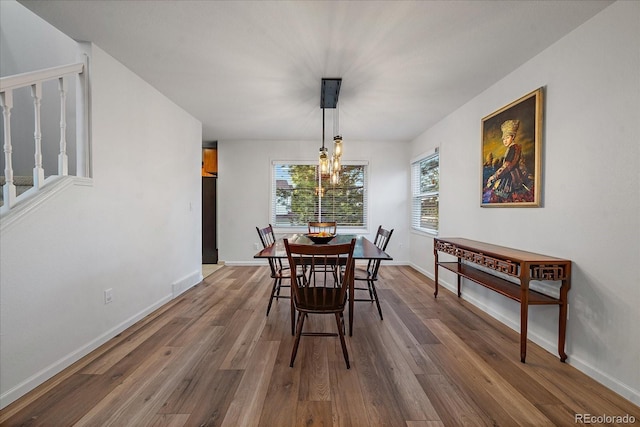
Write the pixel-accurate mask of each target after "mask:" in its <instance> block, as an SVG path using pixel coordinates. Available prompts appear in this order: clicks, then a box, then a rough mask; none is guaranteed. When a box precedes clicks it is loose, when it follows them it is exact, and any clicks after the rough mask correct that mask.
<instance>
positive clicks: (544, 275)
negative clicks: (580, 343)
mask: <svg viewBox="0 0 640 427" xmlns="http://www.w3.org/2000/svg"><path fill="white" fill-rule="evenodd" d="M438 252H443V253H445V254H448V255H453V256H454V257H456V258H458V260H457V261H453V262H442V261H439V260H438ZM433 254H434V256H435V292H434V296H435V297H437V296H438V267H442V268H445V269H447V270H449V271H452V272H453V273H455V274H456V276H457V279H458V297H460V295H461V293H460V282H461V278H463V277H464V278H466V279H469V280H471V281H473V282H475V283H478V284H480V285H482V286H484V287H486V288H489V289H491V290H493V291H495V292H498V293H499V294H502V295H504V296H506V297H507V298H510V299H512V300H514V301H517V302H519V303H520V361H521V362H522V363H524V361H525V358H526V355H527V318H528V314H529V306H530V305H558V306H559V307H560V316H559V319H558V323H559V325H558V354H559V355H560V360H561V361H562V362H564V361H565V360H566V359H567V354H566V353H565V351H564V342H565V334H566V329H567V304H568V301H567V294H568V292H569V288H571V261H570V260H566V259H559V258H554V257H550V256H546V255H540V254H536V253H531V252H525V251H521V250H518V249H511V248H507V247H504V246H497V245H492V244H489V243H483V242H477V241H475V240H469V239H462V238H435V239H434V240H433ZM472 264H476V265H480V266H482V267H485V268H487V269H489V270H493V271H496V272H500V273H504V274H506V275H507V276H512V277H514V278H518V279H519V282H520V283H519V284H518V283H514V282H512V281H510V280H507V279H505V278H502V277H499V276H497V275H494V274H492V273H488V272H486V271H483V270H480V269H478V268H476V267H474V266H473V265H472ZM531 280H548V281H560V282H561V285H560V295H559V297H558V298H555V297H551V296H548V295H545V294H543V293H541V292H537V291H534V290H532V289H529V282H530V281H531Z"/></svg>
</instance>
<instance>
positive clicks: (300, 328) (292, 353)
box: [289, 313, 307, 368]
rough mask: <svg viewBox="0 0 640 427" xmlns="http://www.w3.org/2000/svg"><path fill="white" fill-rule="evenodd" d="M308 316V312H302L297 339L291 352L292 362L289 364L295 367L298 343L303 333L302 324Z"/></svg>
mask: <svg viewBox="0 0 640 427" xmlns="http://www.w3.org/2000/svg"><path fill="white" fill-rule="evenodd" d="M306 317H307V314H306V313H300V317H299V319H298V330H297V331H296V339H295V341H294V342H293V351H292V352H291V363H289V366H290V367H291V368H293V362H294V361H295V360H296V354H298V345H299V344H300V336H301V335H302V326H303V325H304V319H305V318H306Z"/></svg>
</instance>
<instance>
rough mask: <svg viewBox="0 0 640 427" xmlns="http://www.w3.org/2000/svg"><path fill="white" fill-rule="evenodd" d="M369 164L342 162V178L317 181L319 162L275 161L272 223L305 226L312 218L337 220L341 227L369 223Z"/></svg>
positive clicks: (272, 189) (284, 225)
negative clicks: (332, 180) (333, 182)
mask: <svg viewBox="0 0 640 427" xmlns="http://www.w3.org/2000/svg"><path fill="white" fill-rule="evenodd" d="M366 171H367V167H366V164H343V165H342V169H341V171H340V180H339V182H338V183H337V184H331V183H330V182H329V178H328V177H327V178H322V180H321V186H320V185H319V184H320V183H319V182H318V166H317V164H315V163H313V164H312V163H310V162H274V163H273V173H272V182H271V212H272V214H271V223H272V224H273V225H274V226H275V227H306V226H307V223H308V222H309V221H336V222H337V223H338V226H339V227H349V228H360V227H366V226H367V206H368V205H367V188H366V187H367V186H366V183H367V176H366Z"/></svg>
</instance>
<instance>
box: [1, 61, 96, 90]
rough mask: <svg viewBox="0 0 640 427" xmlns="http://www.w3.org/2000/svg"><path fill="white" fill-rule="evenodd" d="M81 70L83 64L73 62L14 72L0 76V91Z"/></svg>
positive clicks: (82, 69) (77, 72) (79, 72)
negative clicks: (24, 71) (42, 68)
mask: <svg viewBox="0 0 640 427" xmlns="http://www.w3.org/2000/svg"><path fill="white" fill-rule="evenodd" d="M83 71H84V64H83V63H82V62H78V63H75V64H69V65H61V66H59V67H51V68H46V69H44V70H37V71H29V72H27V73H21V74H15V75H13V76H7V77H0V92H5V91H7V90H15V89H19V88H21V87H26V86H31V85H33V84H35V83H42V82H46V81H48V80H54V79H58V78H60V77H65V76H69V75H72V74H81V73H82V72H83Z"/></svg>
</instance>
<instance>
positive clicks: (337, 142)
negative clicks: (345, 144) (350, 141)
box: [333, 135, 342, 158]
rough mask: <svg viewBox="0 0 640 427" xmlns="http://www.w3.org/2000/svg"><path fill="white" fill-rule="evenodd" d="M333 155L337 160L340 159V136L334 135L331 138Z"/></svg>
mask: <svg viewBox="0 0 640 427" xmlns="http://www.w3.org/2000/svg"><path fill="white" fill-rule="evenodd" d="M333 154H335V155H336V156H337V157H338V158H340V157H342V136H341V135H336V136H334V137H333Z"/></svg>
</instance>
